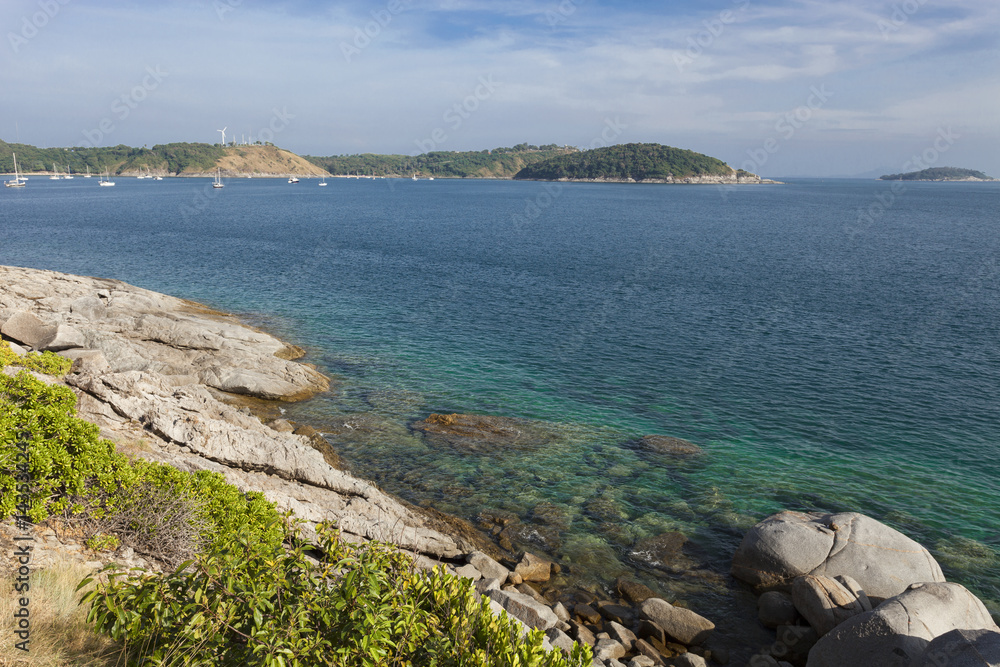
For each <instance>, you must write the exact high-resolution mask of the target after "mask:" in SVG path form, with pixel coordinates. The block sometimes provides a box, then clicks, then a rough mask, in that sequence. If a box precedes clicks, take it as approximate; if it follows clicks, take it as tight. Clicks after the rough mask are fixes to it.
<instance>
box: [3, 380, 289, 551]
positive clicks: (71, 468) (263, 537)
mask: <svg viewBox="0 0 1000 667" xmlns="http://www.w3.org/2000/svg"><path fill="white" fill-rule="evenodd" d="M75 405H76V396H75V395H74V394H73V392H72V391H71V390H70V389H69V388H67V387H63V386H59V385H47V384H45V383H44V382H42V381H40V380H38V379H37V378H35V377H33V376H32V375H31V374H30V373H27V372H23V371H22V372H21V373H18V374H17V375H16V376H14V377H9V376H6V375H0V519H4V518H7V517H9V516H11V515H13V514H14V513H15V510H16V505H17V503H18V502H19V501H20V499H21V498H20V495H19V493H18V492H17V483H16V468H15V461H16V453H17V447H18V443H19V442H27V444H28V453H29V461H30V464H29V478H30V485H29V494H28V511H27V515H28V517H29V518H30V519H31V521H33V522H35V523H38V522H41V521H44V520H45V519H47V518H48V517H49V516H51V515H53V514H62V515H64V516H66V517H68V518H76V520H80V521H89V522H91V523H92V526H93V527H94V528H95V530H97V531H98V532H105V533H110V532H115V534H118V535H119V537H120V538H122V540H123V542H124V543H125V544H127V545H128V546H132V547H133V548H134V549H136V551H140V552H142V553H147V554H149V555H155V556H157V557H164V558H165V559H166V560H167V562H170V561H171V560H173V559H174V558H173V557H172V554H174V552H176V554H175V556H174V557H175V558H176V561H180V560H182V559H183V558H186V557H190V555H191V554H192V553H193V551H194V548H195V547H196V546H197V545H196V544H189V545H188V548H185V547H184V545H183V542H184V539H183V536H184V535H186V534H187V535H191V533H192V531H191V528H192V527H193V528H194V531H193V532H194V533H197V534H198V541H199V543H200V541H204V542H207V543H209V544H217V545H220V546H221V545H223V544H225V543H226V542H227V540H229V539H231V536H232V534H234V533H236V532H242V533H245V534H247V535H249V536H251V537H252V538H253V540H254V544H260V545H263V547H262V548H269V547H270V546H273V545H275V544H277V543H280V539H281V532H280V530H277V529H275V528H274V526H273V524H274V521H275V520H276V518H277V516H278V515H277V512H276V511H275V509H274V506H273V505H272V504H271V503H268V502H267V501H266V500H265V499H264V497H263V496H262V495H261V494H259V493H248V494H243V493H241V492H240V491H239V490H238V489H236V488H235V487H233V486H232V485H230V484H227V483H226V482H225V480H224V479H223V477H222V476H221V475H220V474H218V473H213V472H208V471H199V472H196V473H186V472H181V471H180V470H177V469H176V468H173V467H171V466H167V465H163V464H159V463H151V462H148V461H143V460H135V461H130V460H129V459H128V458H126V457H125V456H123V455H122V454H120V453H118V452H117V451H116V450H115V446H114V443H112V442H110V441H109V440H104V439H102V438H100V437H99V430H98V428H97V426H95V425H93V424H89V423H87V422H85V421H83V420H82V419H79V418H78V417H77V416H76V410H75ZM178 499H179V500H178ZM178 503H179V504H178ZM184 507H187V508H189V510H184ZM179 513H180V514H179ZM171 517H172V518H171ZM183 517H186V518H183ZM180 518H183V520H179V519H180ZM168 519H169V520H168ZM185 524H186V526H187V528H185ZM185 531H186V532H185ZM192 537H193V536H192ZM178 540H179V541H178ZM191 541H192V540H188V542H189V543H190V542H191ZM171 545H172V546H171Z"/></svg>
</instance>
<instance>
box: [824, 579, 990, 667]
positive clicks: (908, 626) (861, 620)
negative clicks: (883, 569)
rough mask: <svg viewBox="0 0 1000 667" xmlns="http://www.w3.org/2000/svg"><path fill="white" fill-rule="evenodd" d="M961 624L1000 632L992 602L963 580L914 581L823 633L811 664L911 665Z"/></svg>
mask: <svg viewBox="0 0 1000 667" xmlns="http://www.w3.org/2000/svg"><path fill="white" fill-rule="evenodd" d="M960 629H973V630H979V629H985V630H990V631H994V632H996V631H1000V628H997V626H996V624H994V622H993V619H992V618H991V617H990V614H989V612H988V611H987V610H986V606H985V605H983V603H982V602H981V601H980V600H979V599H978V598H977V597H976V596H975V595H973V594H972V593H970V592H969V591H968V590H967V589H966V588H965V587H963V586H961V585H960V584H953V583H940V582H933V583H918V584H913V585H912V586H910V587H909V588H908V589H907V590H906V591H905V592H904V593H902V594H900V595H897V596H896V597H893V598H891V599H889V600H886V601H885V602H883V603H882V604H880V605H879V606H878V607H876V608H875V609H874V610H872V611H869V612H865V613H863V614H859V615H857V616H854V617H853V618H851V619H849V620H847V621H845V622H844V623H842V624H840V625H838V626H837V627H836V628H834V629H833V630H832V631H830V632H829V633H827V634H826V635H825V636H823V637H821V638H820V640H819V641H818V642H817V643H816V645H815V646H814V647H813V648H812V650H811V651H809V661H808V663H807V667H843V666H844V665H880V666H882V667H897V666H898V667H910V666H911V665H912V664H913V663H914V661H915V660H917V659H918V658H920V657H921V656H922V655H924V654H925V652H926V649H927V646H928V645H929V644H930V643H931V641H932V640H933V639H935V638H937V637H940V636H941V635H944V634H945V633H948V632H950V631H952V630H960Z"/></svg>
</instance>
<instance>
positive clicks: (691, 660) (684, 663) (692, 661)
mask: <svg viewBox="0 0 1000 667" xmlns="http://www.w3.org/2000/svg"><path fill="white" fill-rule="evenodd" d="M673 663H674V666H675V667H708V663H707V662H705V658H703V657H701V656H700V655H696V654H694V653H682V654H680V655H679V656H677V657H676V658H674V659H673Z"/></svg>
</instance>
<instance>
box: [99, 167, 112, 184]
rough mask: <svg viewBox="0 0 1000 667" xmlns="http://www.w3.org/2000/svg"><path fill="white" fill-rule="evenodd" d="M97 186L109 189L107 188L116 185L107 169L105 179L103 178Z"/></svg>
mask: <svg viewBox="0 0 1000 667" xmlns="http://www.w3.org/2000/svg"><path fill="white" fill-rule="evenodd" d="M97 184H98V185H100V186H101V187H105V188H107V187H111V186H112V185H114V184H115V182H114V181H112V180H111V176H110V175H108V170H107V169H105V170H104V178H102V179H101V180H100V181H98V182H97Z"/></svg>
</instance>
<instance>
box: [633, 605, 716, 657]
mask: <svg viewBox="0 0 1000 667" xmlns="http://www.w3.org/2000/svg"><path fill="white" fill-rule="evenodd" d="M639 610H640V611H641V612H642V615H643V617H644V618H646V619H647V620H649V621H652V622H653V623H655V624H656V625H657V626H659V627H660V628H662V629H663V630H664V631H665V632H666V633H667V634H668V635H670V636H671V637H673V638H674V639H676V640H677V641H679V642H680V643H681V644H684V645H686V646H694V645H697V644H701V643H704V642H705V640H707V639H708V638H709V636H710V635H711V634H712V630H714V629H715V624H714V623H712V621H710V620H708V619H707V618H705V617H704V616H700V615H698V614H696V613H695V612H693V611H691V610H690V609H685V608H683V607H675V606H674V605H672V604H670V603H669V602H667V601H666V600H663V599H661V598H649V599H648V600H645V601H644V602H643V603H642V604H641V605H640V606H639Z"/></svg>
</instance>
